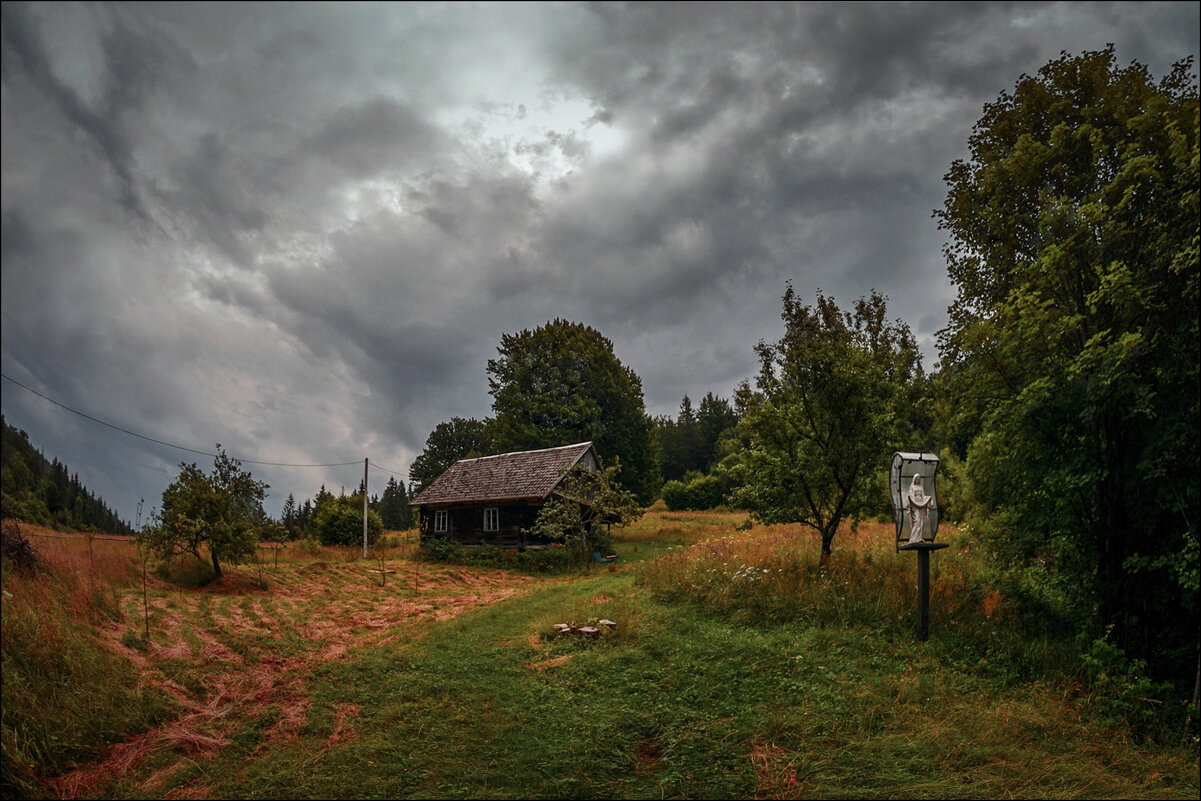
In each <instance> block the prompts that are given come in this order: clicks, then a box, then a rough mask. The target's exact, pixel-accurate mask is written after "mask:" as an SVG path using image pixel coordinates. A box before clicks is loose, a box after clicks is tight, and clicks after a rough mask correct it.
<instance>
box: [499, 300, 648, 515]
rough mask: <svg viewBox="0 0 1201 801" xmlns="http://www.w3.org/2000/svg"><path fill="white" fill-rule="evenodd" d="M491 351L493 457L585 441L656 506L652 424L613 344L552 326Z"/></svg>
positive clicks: (568, 326) (558, 323)
mask: <svg viewBox="0 0 1201 801" xmlns="http://www.w3.org/2000/svg"><path fill="white" fill-rule="evenodd" d="M497 350H498V352H499V358H496V359H489V360H488V384H489V386H490V388H491V389H490V391H491V393H492V399H493V400H492V410H493V415H494V416H493V420H492V424H491V425H490V427H489V430H490V432H491V439H492V446H493V448H495V450H496V451H497V452H504V451H515V450H533V449H537V448H550V447H556V446H559V445H569V444H571V443H574V442H584V441H587V440H591V441H592V442H593V443H594V444H595V445H596V449H597V451H598V452H599V453H600V455H601V458H602V459H603V460H605V462H606V463H607V464H608V465H609V466H611V467H614V466H615V467H616V468H617V477H616V480H617V483H618V484H619V485H620V486H621V487H623V488H625V489H627V490H629V491H630V492H633V493H634V494H635V495H637V497H638V499H639V501H640V502H642V503H644V504H648V503H650V502H651V501H653V500H654V498H655V493H656V492H657V490H658V484H659V466H658V462H657V461H656V459H655V452H654V436H653V426H654V424H653V423H652V421H651V420H650V418H649V417H647V414H646V407H645V404H644V402H643V397H642V380H641V379H639V378H638V376H637V375H636V374H635V373H634V371H633V370H631V369H630V368H628V367H626V366H624V365H623V364H622V363H621V362H620V361H619V360H618V359H617V357H616V356H615V355H614V353H613V343H612V342H610V341H609V340H608V339H607V338H605V337H604V336H602V335H601V334H600V332H598V331H596V330H595V329H593V328H590V327H589V326H585V325H581V324H579V323H571V322H567V321H566V320H554V321H552V322H549V323H547V324H546V325H544V326H541V327H540V328H536V329H534V330H533V331H530V330H525V331H522V332H520V333H518V334H504V335H502V336H501V344H500V347H499V348H498V349H497Z"/></svg>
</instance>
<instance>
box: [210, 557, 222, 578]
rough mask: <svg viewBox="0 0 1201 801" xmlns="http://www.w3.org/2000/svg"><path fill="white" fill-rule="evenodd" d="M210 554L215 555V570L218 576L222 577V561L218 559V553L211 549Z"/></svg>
mask: <svg viewBox="0 0 1201 801" xmlns="http://www.w3.org/2000/svg"><path fill="white" fill-rule="evenodd" d="M209 555H210V556H212V557H213V572H214V573H216V574H217V578H221V575H222V574H221V563H220V562H218V561H217V554H216V553H215V552H213V551H209Z"/></svg>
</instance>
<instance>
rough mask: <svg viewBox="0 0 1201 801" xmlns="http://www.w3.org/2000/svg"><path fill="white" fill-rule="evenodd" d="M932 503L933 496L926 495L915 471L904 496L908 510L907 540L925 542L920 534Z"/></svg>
mask: <svg viewBox="0 0 1201 801" xmlns="http://www.w3.org/2000/svg"><path fill="white" fill-rule="evenodd" d="M933 504H934V496H932V495H927V494H926V491H925V490H924V489H923V488H922V477H921V474H920V473H915V474H914V476H913V481H912V482H911V483H910V484H909V494H908V495H906V496H905V509H906V510H907V511H908V512H909V542H911V543H914V542H925V540H924V539H923V538H922V534H923V533H924V532H925V530H926V517H927V516H928V514H929V511H930V507H931V506H933Z"/></svg>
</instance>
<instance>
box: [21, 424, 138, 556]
mask: <svg viewBox="0 0 1201 801" xmlns="http://www.w3.org/2000/svg"><path fill="white" fill-rule="evenodd" d="M0 421H3V425H4V439H3V444H2V445H0V492H2V493H3V502H4V514H5V516H10V515H11V516H13V517H16V518H18V519H20V520H23V521H25V522H27V523H34V524H36V525H40V526H49V527H52V528H57V529H59V530H61V531H92V532H96V533H104V534H121V535H125V536H132V535H133V533H134V529H133V526H131V525H130V524H129V523H127V522H126V521H124V520H122V519H121V518H120V517H118V516H117V513H116V512H114V511H113V510H112V509H110V508H109V506H108V504H106V503H105V502H104V501H103V500H102V499H100V498H97V497H96V496H95V495H93V494H92V493H91V492H89V491H88V488H87V487H85V486H83V484H82V483H81V482H80V480H79V474H78V473H72V472H71V470H70V468H69V467H67V465H65V464H63V463H62V462H60V461H59V460H58V459H56V458H55V459H47V458H46V457H45V455H43V454H42V452H41V451H40V450H38V449H36V448H35V447H34V446H33V443H31V442H30V441H29V435H28V434H26V433H25V432H24V431H22V430H20V429H18V428H14V427H12V426H10V425H9V424H8V422H7V421H4V420H3V417H0Z"/></svg>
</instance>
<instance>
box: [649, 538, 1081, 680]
mask: <svg viewBox="0 0 1201 801" xmlns="http://www.w3.org/2000/svg"><path fill="white" fill-rule="evenodd" d="M893 536H894V535H893V528H892V525H891V524H888V523H876V522H864V523H861V524H860V525H859V526H858V527H857V529H856V530H852V529H851V527H850V526H846V527H844V528H843V529H842V530H840V531H839V532H838V534H837V536H836V538H835V551H834V555H833V558H832V559H831V560H830V563H829V565H828V566H826V567H823V566H822V565H821V564H820V560H819V553H820V540H819V536H818V534H817V533H816V532H813V531H811V530H807V529H804V528H801V527H800V526H796V525H784V526H769V527H765V528H755V529H752V530H751V531H747V532H733V533H726V534H722V535H719V536H711V537H709V538H707V539H702V540H700V541H698V542H695V543H694V544H692V545H686V546H681V547H677V548H674V549H672V550H669V551H668V552H667V553H666V554H664V555H663V556H662V557H660V558H659V559H656V560H653V561H647V562H643V563H641V564H639V566H638V582H639V583H640V584H641V585H642V586H645V587H646V588H647V589H649V590H650V592H651V593H652V595H653V596H654V597H656V598H658V599H661V600H666V601H675V602H685V603H689V604H692V605H694V606H696V607H698V608H701V609H705V610H708V611H710V612H712V613H715V614H718V615H720V616H722V617H724V618H726V619H728V620H730V621H732V622H736V623H746V624H776V623H781V622H787V621H793V622H798V623H803V624H805V625H809V626H815V627H820V628H843V629H845V628H852V629H873V630H877V631H883V632H892V633H893V634H894V635H902V634H904V635H908V632H910V631H911V630H912V628H913V626H914V625H915V622H916V612H917V587H916V585H917V559H916V556H915V555H914V554H911V553H906V552H901V553H897V552H896V548H895V546H894V544H893ZM940 541H945V542H948V543H949V544H950V545H951V547H950V548H948V549H945V550H943V551H937V552H935V553H934V554H932V557H931V589H930V616H931V628H932V631H933V632H934V634H935V635H936V636H938V637H940V638H942V639H944V640H949V641H953V644H954V646H955V649H954V650H955V653H956V658H958V659H960V660H963V661H972V663H973V664H981V666H985V665H987V664H988V663H989V662H990V660H991V661H993V662H995V663H996V666H995V667H996V671H995V672H996V673H997V676H998V677H1004V676H1005V675H1006V674H1007V675H1008V677H1009V678H1012V679H1017V678H1021V677H1029V676H1031V675H1034V674H1036V673H1039V672H1041V671H1044V670H1046V669H1047V668H1048V666H1049V665H1051V664H1055V663H1056V662H1057V661H1058V660H1061V659H1062V657H1063V654H1062V653H1061V651H1062V648H1061V647H1059V646H1055V647H1053V646H1052V645H1051V642H1052V640H1051V638H1049V637H1047V636H1042V634H1040V632H1038V631H1033V630H1031V628H1038V627H1031V626H1028V625H1027V622H1028V621H1027V619H1026V616H1024V615H1023V608H1022V604H1021V603H1020V599H1018V598H1016V597H1014V596H1013V595H1012V594H1010V593H1007V592H1004V591H1003V590H1002V587H1004V586H1005V585H1004V584H1003V583H1002V582H993V581H990V577H995V576H993V574H990V572H989V571H988V570H987V569H985V568H984V566H983V564H982V560H981V559H980V558H979V557H978V555H977V553H975V552H974V551H973V549H972V547H971V540H970V538H968V537H962V538H961V537H960V535H959V533H958V532H957V531H956V530H955V529H954V528H953V527H951V526H944V527H943V530H942V532H941V536H940ZM1042 620H1043V622H1044V623H1045V621H1046V619H1045V618H1042ZM1043 628H1045V626H1044V627H1043ZM1043 633H1045V632H1043ZM1032 638H1033V640H1032ZM1032 642H1037V643H1038V647H1037V648H1032V647H1031V644H1032ZM982 660H983V661H982Z"/></svg>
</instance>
